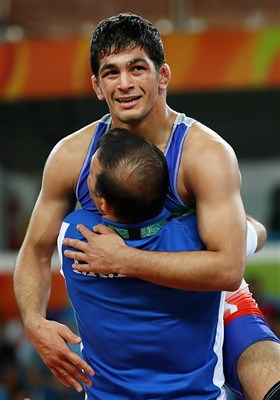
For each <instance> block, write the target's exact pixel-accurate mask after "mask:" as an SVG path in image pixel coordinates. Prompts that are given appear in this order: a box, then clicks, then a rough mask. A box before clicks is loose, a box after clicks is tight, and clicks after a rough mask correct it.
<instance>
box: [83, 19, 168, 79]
mask: <svg viewBox="0 0 280 400" xmlns="http://www.w3.org/2000/svg"><path fill="white" fill-rule="evenodd" d="M129 46H132V48H133V47H135V48H136V47H140V48H141V49H142V48H143V49H144V50H145V51H146V53H147V55H148V56H149V58H150V59H151V60H152V61H153V62H154V64H155V67H156V68H157V70H159V68H160V67H161V66H162V64H163V63H164V62H165V57H164V49H163V44H162V40H161V37H160V33H159V31H158V30H157V29H156V27H155V26H154V25H153V24H152V23H151V22H150V21H148V20H147V19H145V18H142V17H140V16H139V15H135V14H132V13H121V14H118V15H115V16H112V17H110V18H107V19H104V20H102V21H101V22H100V23H99V24H98V26H97V28H96V29H95V31H94V32H93V34H92V38H91V43H90V63H91V69H92V72H93V74H94V75H95V76H96V77H97V76H98V72H99V66H100V59H101V58H102V57H104V56H108V55H109V54H111V53H119V52H121V51H123V50H125V49H126V48H127V47H129Z"/></svg>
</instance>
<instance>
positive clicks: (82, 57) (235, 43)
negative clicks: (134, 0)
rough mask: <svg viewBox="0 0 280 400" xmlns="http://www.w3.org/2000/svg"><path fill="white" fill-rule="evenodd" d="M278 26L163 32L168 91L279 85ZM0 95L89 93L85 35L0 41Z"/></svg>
mask: <svg viewBox="0 0 280 400" xmlns="http://www.w3.org/2000/svg"><path fill="white" fill-rule="evenodd" d="M279 38H280V30H279V29H278V28H268V29H265V30H260V31H252V32H250V31H244V30H243V31H232V30H228V31H209V32H206V33H201V34H187V33H177V34H173V35H169V36H164V37H163V42H164V46H165V51H166V60H167V62H168V63H169V65H170V66H171V70H172V79H171V83H170V86H169V90H170V91H171V92H172V91H173V92H181V91H195V90H221V89H242V88H245V89H248V88H264V87H267V88H269V87H279V86H280V40H279ZM0 57H1V68H0V100H5V101H6V100H7V101H8V100H22V99H37V98H55V97H67V96H70V97H71V96H87V95H91V94H92V88H91V84H90V75H91V73H90V68H89V39H88V38H67V39H37V40H35V39H33V40H31V39H25V40H22V41H20V42H16V43H7V42H6V43H1V44H0Z"/></svg>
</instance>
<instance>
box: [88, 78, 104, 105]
mask: <svg viewBox="0 0 280 400" xmlns="http://www.w3.org/2000/svg"><path fill="white" fill-rule="evenodd" d="M91 84H92V87H93V90H94V91H95V93H96V96H97V98H98V100H101V101H102V100H104V99H105V97H104V95H103V92H102V90H101V88H100V86H99V84H98V79H97V78H96V76H95V75H92V77H91Z"/></svg>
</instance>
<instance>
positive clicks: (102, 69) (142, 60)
mask: <svg viewBox="0 0 280 400" xmlns="http://www.w3.org/2000/svg"><path fill="white" fill-rule="evenodd" d="M138 62H143V63H145V64H148V62H147V60H145V59H144V58H141V57H137V58H133V59H132V60H130V61H129V62H128V65H133V64H136V63H138ZM117 67H118V65H117V64H114V63H109V64H105V65H103V67H101V68H100V73H101V72H103V71H104V70H106V69H111V68H117Z"/></svg>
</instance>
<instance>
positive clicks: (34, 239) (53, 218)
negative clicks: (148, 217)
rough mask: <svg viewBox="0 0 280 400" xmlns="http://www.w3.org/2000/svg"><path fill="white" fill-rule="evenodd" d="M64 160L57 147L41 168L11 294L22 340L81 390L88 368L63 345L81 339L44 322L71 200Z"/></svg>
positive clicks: (86, 380) (58, 325) (63, 155)
mask: <svg viewBox="0 0 280 400" xmlns="http://www.w3.org/2000/svg"><path fill="white" fill-rule="evenodd" d="M60 147H61V148H60ZM66 161H67V157H65V150H63V146H58V148H56V149H55V150H54V151H53V152H52V154H51V155H50V157H49V159H48V161H47V163H46V166H45V169H44V175H43V182H42V189H41V192H40V195H39V197H38V200H37V203H36V205H35V207H34V211H33V213H32V217H31V220H30V223H29V227H28V230H27V233H26V237H25V240H24V243H23V245H22V247H21V250H20V252H19V255H18V258H17V262H16V265H15V270H14V291H15V296H16V300H17V303H18V306H19V310H20V313H21V316H22V320H23V323H24V328H25V332H26V336H27V338H28V339H29V340H30V341H31V342H32V344H33V346H34V347H35V348H36V350H37V352H38V353H39V355H40V356H41V358H42V359H43V361H44V362H45V364H46V365H47V366H48V367H49V368H50V369H51V371H52V372H53V374H54V375H55V376H56V377H57V378H58V379H59V380H60V381H61V382H62V383H63V384H65V385H66V386H71V385H73V386H74V387H75V388H76V389H77V390H78V391H81V390H82V386H81V384H80V383H79V381H78V380H82V381H83V382H84V383H85V384H90V383H91V382H90V380H89V378H88V377H87V376H86V375H85V374H84V373H83V372H82V369H85V371H86V372H87V373H89V374H92V369H91V368H90V367H89V366H88V364H87V363H85V362H84V361H83V360H82V359H81V358H80V357H79V356H78V355H76V354H75V353H74V352H73V351H72V350H71V349H70V348H69V347H68V346H67V341H70V342H71V343H74V344H77V343H79V342H80V338H79V337H78V336H77V335H75V334H74V333H73V332H71V330H70V329H69V328H68V327H66V326H65V325H62V324H59V323H57V322H54V321H48V320H47V319H46V310H47V305H48V301H49V296H50V290H51V268H50V266H51V257H52V254H53V252H54V249H55V248H56V239H57V235H58V232H59V228H60V225H61V221H62V219H63V217H64V216H65V214H66V213H67V211H68V210H69V207H70V202H71V200H73V194H72V193H73V179H72V178H71V176H70V174H69V168H68V167H67V166H65V165H64V163H66ZM67 169H68V170H67Z"/></svg>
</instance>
